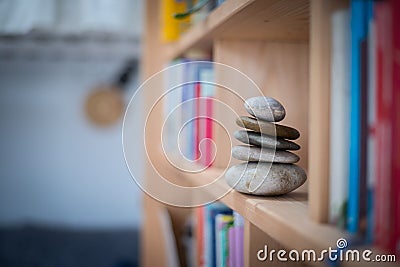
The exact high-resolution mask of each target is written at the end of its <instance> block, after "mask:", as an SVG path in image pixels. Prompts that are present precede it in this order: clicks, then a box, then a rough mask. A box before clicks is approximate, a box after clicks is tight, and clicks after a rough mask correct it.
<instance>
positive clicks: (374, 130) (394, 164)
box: [330, 0, 400, 254]
mask: <svg viewBox="0 0 400 267" xmlns="http://www.w3.org/2000/svg"><path fill="white" fill-rule="evenodd" d="M331 19H332V20H331V21H332V24H331V25H332V38H331V40H332V55H331V59H332V60H331V62H332V63H331V64H332V65H331V72H332V73H331V77H332V79H331V127H330V131H331V132H330V136H331V147H330V166H331V168H330V169H331V171H330V175H331V176H330V220H331V222H332V223H336V224H337V225H338V226H339V227H341V228H343V229H346V230H347V231H349V232H350V233H352V234H354V235H355V236H357V237H361V239H362V240H364V241H366V242H368V243H372V244H375V245H377V246H379V247H381V248H383V249H386V250H389V251H391V252H395V253H397V254H400V152H399V151H400V143H399V137H400V57H399V55H400V31H399V29H400V1H396V0H384V1H372V0H352V1H351V3H350V6H349V8H348V9H343V10H338V11H336V12H335V13H334V14H333V15H332V18H331Z"/></svg>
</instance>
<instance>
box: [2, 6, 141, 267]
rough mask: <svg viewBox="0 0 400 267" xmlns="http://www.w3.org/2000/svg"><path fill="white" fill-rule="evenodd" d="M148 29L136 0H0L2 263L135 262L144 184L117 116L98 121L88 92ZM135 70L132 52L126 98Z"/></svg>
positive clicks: (112, 72)
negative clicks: (130, 165)
mask: <svg viewBox="0 0 400 267" xmlns="http://www.w3.org/2000/svg"><path fill="white" fill-rule="evenodd" d="M141 34H142V2H141V1H139V0H120V1H114V0H29V1H25V0H22V1H21V0H4V1H0V265H1V266H85V265H86V266H135V265H136V263H137V259H135V258H133V257H137V255H138V252H137V251H138V235H137V234H135V233H137V232H139V231H140V226H141V217H142V216H141V214H142V213H141V191H140V190H139V188H138V186H137V185H136V184H135V183H134V181H133V179H132V177H131V176H130V174H129V172H128V169H127V167H126V166H125V161H124V156H123V151H122V141H121V140H122V138H121V133H122V117H120V118H119V119H118V120H117V121H116V122H115V123H113V124H111V125H108V126H99V125H96V124H95V123H93V122H92V121H90V120H89V119H88V116H87V114H86V112H85V103H86V101H87V99H88V96H89V95H90V94H91V93H92V92H94V91H95V90H97V89H96V87H98V86H100V85H110V84H112V83H113V82H115V81H116V80H117V79H118V77H119V76H120V75H121V70H123V69H124V66H125V65H126V63H127V61H132V60H133V62H139V61H138V60H139V58H140V51H141V49H140V47H141ZM139 75H140V65H139V64H137V65H136V66H134V68H133V71H132V73H131V79H130V80H129V82H128V83H126V84H125V86H124V88H122V89H123V90H120V94H121V95H122V99H123V102H124V108H125V107H126V105H127V104H128V102H129V99H130V97H131V96H132V95H133V93H134V91H135V89H136V88H137V87H138V85H139V80H138V79H139ZM141 117H142V116H141V110H140V107H137V119H138V120H139V119H140V118H141ZM132 138H133V139H134V140H136V141H137V142H141V141H142V138H143V135H142V133H141V132H140V131H138V132H137V135H136V136H132ZM135 162H136V166H135V168H136V170H137V171H136V172H137V173H139V174H140V173H143V170H142V161H141V158H140V155H138V158H137V160H136V161H135ZM26 226H28V228H26ZM32 227H33V228H32ZM21 229H22V230H21ZM38 229H40V230H38ZM54 229H57V230H56V232H55V231H54ZM71 231H72V232H71ZM124 257H125V258H124ZM124 259H125V260H124ZM126 259H129V261H127V260H126ZM46 261H47V262H46ZM60 264H61V265H60ZM124 264H125V265H124Z"/></svg>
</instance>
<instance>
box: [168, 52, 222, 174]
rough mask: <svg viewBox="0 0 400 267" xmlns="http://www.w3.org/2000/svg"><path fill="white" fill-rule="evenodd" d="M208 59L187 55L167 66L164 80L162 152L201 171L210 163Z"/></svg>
mask: <svg viewBox="0 0 400 267" xmlns="http://www.w3.org/2000/svg"><path fill="white" fill-rule="evenodd" d="M210 58H211V57H210V55H209V54H208V53H204V52H202V51H192V52H189V53H188V55H187V56H186V57H184V58H180V59H176V60H174V61H173V62H171V64H170V66H171V68H169V69H168V71H167V72H166V77H165V82H166V85H165V88H166V92H165V106H164V107H165V108H164V114H165V115H164V116H165V139H164V138H163V140H165V145H164V147H165V150H166V152H167V154H168V153H178V152H179V153H180V154H181V156H183V157H184V158H185V160H190V161H195V162H196V163H198V164H200V165H202V166H205V167H209V166H211V164H212V160H213V157H212V155H213V151H212V150H213V146H212V142H211V141H210V140H212V138H213V136H212V134H213V121H212V115H213V97H214V94H215V87H214V86H213V85H212V84H211V83H213V82H214V69H213V64H212V62H209V61H208V60H210ZM172 66H174V67H172ZM163 136H164V135H163Z"/></svg>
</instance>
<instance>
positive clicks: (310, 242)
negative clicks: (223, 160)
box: [179, 168, 398, 266]
mask: <svg viewBox="0 0 400 267" xmlns="http://www.w3.org/2000/svg"><path fill="white" fill-rule="evenodd" d="M223 173H224V170H222V169H219V168H210V169H208V170H205V171H204V172H202V173H197V174H195V175H192V174H188V173H186V174H180V176H179V179H184V180H187V181H190V183H191V185H192V186H201V185H204V184H207V183H210V182H212V181H214V180H215V177H218V176H221V175H222V174H223ZM214 186H215V187H218V188H215V192H218V193H220V192H221V191H229V190H230V191H229V193H228V194H226V195H225V196H224V197H222V198H221V199H220V201H221V202H223V203H224V204H226V205H227V206H228V207H230V208H231V209H233V210H235V211H237V212H239V213H240V214H241V215H242V216H243V217H244V218H245V219H246V220H248V221H249V222H250V223H252V224H254V225H255V226H257V227H258V228H259V229H261V230H262V231H263V232H265V233H266V234H268V235H269V236H270V237H272V238H273V239H275V240H276V241H278V242H279V243H280V244H281V245H282V246H283V247H285V248H287V249H297V250H299V251H302V250H305V249H315V250H316V251H317V253H319V251H321V250H323V249H328V248H329V247H332V248H335V247H336V242H337V240H338V239H339V238H346V240H350V236H349V234H347V233H345V232H343V231H341V230H339V229H338V228H336V227H334V226H332V225H329V224H321V223H318V222H315V221H314V220H312V218H310V216H309V206H308V194H307V193H306V192H302V191H301V190H295V191H293V192H291V193H289V194H286V195H284V196H279V197H257V196H251V195H246V194H242V193H239V192H237V191H235V190H231V189H230V187H229V186H228V185H227V184H226V183H225V181H224V178H223V177H221V178H219V179H218V180H217V182H215V183H214ZM208 193H210V194H213V192H208ZM260 249H262V248H260ZM372 251H373V253H374V255H375V254H377V253H382V251H379V249H375V248H372ZM317 255H318V254H317ZM253 256H254V257H256V255H253ZM311 264H312V265H317V266H318V265H322V264H323V263H322V262H311ZM343 264H344V266H359V265H360V264H364V265H365V264H366V262H346V263H343ZM388 264H389V263H388ZM389 265H390V266H398V265H396V264H393V263H392V264H389ZM389 265H388V266H389Z"/></svg>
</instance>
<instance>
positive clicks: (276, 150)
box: [225, 97, 307, 196]
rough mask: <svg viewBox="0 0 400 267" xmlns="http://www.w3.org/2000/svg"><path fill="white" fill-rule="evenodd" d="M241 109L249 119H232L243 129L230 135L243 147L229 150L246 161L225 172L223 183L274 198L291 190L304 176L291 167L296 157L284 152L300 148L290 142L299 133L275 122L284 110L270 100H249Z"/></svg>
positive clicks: (256, 98)
mask: <svg viewBox="0 0 400 267" xmlns="http://www.w3.org/2000/svg"><path fill="white" fill-rule="evenodd" d="M244 106H245V109H246V110H247V112H248V113H249V114H250V115H252V117H246V116H242V117H240V118H238V119H237V120H236V123H237V125H239V126H241V127H243V128H245V129H246V130H239V131H236V132H235V133H234V136H235V138H236V139H238V140H239V141H241V142H243V143H245V144H247V145H240V146H235V147H233V148H232V156H233V157H234V158H236V159H239V160H244V161H246V162H245V163H242V164H238V165H235V166H232V167H230V168H229V169H228V171H227V172H226V174H225V178H226V181H227V183H228V184H229V185H230V186H231V187H233V188H234V189H236V190H237V191H239V192H242V193H247V194H253V195H264V196H274V195H282V194H286V193H289V192H291V191H293V190H295V189H296V188H298V187H299V186H301V185H302V184H303V183H304V182H305V181H306V179H307V176H306V173H305V172H304V170H303V169H302V168H301V167H299V166H297V165H295V164H294V163H296V162H298V161H299V159H300V158H299V156H297V155H296V154H294V153H292V152H289V151H288V150H292V151H293V150H299V149H300V146H299V145H298V144H296V143H294V142H293V141H290V140H295V139H297V138H299V137H300V133H299V132H298V131H297V130H296V129H294V128H292V127H289V126H284V125H280V124H277V123H275V122H279V121H281V120H283V119H284V118H285V115H286V111H285V108H284V107H283V106H282V104H281V103H279V102H278V101H277V100H275V99H274V98H271V97H252V98H249V99H247V100H246V101H245V104H244ZM275 136H276V138H275ZM249 145H250V146H249Z"/></svg>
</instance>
